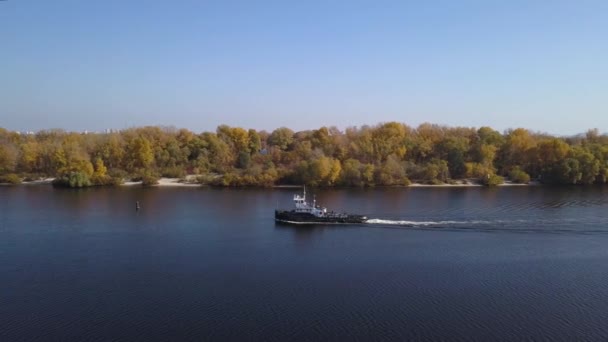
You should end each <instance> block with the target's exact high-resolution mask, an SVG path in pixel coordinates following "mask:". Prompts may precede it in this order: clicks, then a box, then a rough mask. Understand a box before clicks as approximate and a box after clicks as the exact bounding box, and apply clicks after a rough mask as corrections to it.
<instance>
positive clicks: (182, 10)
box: [0, 0, 608, 134]
mask: <svg viewBox="0 0 608 342" xmlns="http://www.w3.org/2000/svg"><path fill="white" fill-rule="evenodd" d="M385 121H400V122H405V123H408V124H410V125H413V126H416V125H418V124H420V123H422V122H433V123H440V124H447V125H458V126H476V127H479V126H482V125H489V126H492V127H494V128H496V129H499V130H501V131H502V130H504V129H506V128H510V127H525V128H530V129H533V130H539V131H544V132H549V133H552V134H575V133H579V132H584V131H586V130H587V129H588V128H594V127H595V128H599V129H600V131H601V132H606V131H608V1H605V0H602V1H585V0H580V1H540V0H523V1H518V0H509V1H507V0H505V1H501V0H496V1H493V0H490V1H488V0H483V1H452V0H449V1H416V2H414V1H409V2H408V1H405V0H402V1H388V2H386V1H385V2H383V1H352V0H351V1H214V2H211V1H166V0H163V1H156V0H147V1H137V0H129V1H126V0H97V1H94V0H86V1H85V0H71V1H70V0H8V1H0V127H5V128H8V129H14V130H39V129H46V128H64V129H68V130H84V129H88V130H103V129H105V128H126V127H131V126H142V125H168V126H176V127H186V128H189V129H192V130H194V131H208V130H215V127H216V126H217V125H219V124H228V125H232V126H240V127H244V128H255V129H266V130H269V131H270V130H272V129H274V128H277V127H280V126H288V127H290V128H293V129H295V130H302V129H311V128H318V127H320V126H323V125H336V126H338V127H339V128H345V127H347V126H353V125H362V124H376V123H378V122H385Z"/></svg>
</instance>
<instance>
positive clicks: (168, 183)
mask: <svg viewBox="0 0 608 342" xmlns="http://www.w3.org/2000/svg"><path fill="white" fill-rule="evenodd" d="M54 179H55V178H43V179H38V180H34V181H28V182H22V183H21V185H45V184H48V185H50V184H52V182H53V180H54ZM195 180H196V176H195V175H189V176H187V177H186V178H185V181H184V179H182V178H168V177H163V178H160V179H159V180H158V184H156V185H152V186H155V187H201V186H202V185H201V184H198V183H195ZM3 185H4V184H3ZM137 185H139V186H141V185H142V182H141V181H137V182H132V181H127V182H124V183H123V184H121V185H120V186H137ZM539 185H542V184H541V183H539V182H536V181H532V182H529V183H527V184H521V183H513V182H511V181H505V182H504V183H502V184H498V185H497V186H539ZM483 186H484V185H482V184H478V183H474V182H472V181H470V180H459V181H457V182H456V183H453V184H447V183H446V184H423V183H412V184H410V185H407V186H403V187H413V188H422V187H424V188H463V187H483ZM300 187H301V186H300V185H290V184H278V185H274V186H272V188H278V189H283V188H300Z"/></svg>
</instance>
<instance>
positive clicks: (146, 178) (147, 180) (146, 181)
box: [141, 173, 159, 186]
mask: <svg viewBox="0 0 608 342" xmlns="http://www.w3.org/2000/svg"><path fill="white" fill-rule="evenodd" d="M158 179H159V178H158V177H157V176H156V175H153V174H149V173H148V174H144V175H142V176H141V185H142V186H152V185H157V184H158Z"/></svg>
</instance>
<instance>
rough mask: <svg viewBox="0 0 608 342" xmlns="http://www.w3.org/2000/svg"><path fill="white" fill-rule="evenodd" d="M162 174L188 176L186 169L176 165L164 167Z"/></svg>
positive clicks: (171, 176) (166, 175) (165, 175)
mask: <svg viewBox="0 0 608 342" xmlns="http://www.w3.org/2000/svg"><path fill="white" fill-rule="evenodd" d="M160 174H161V175H162V176H163V177H168V178H183V177H185V176H186V171H185V170H184V169H183V168H181V167H177V166H174V167H167V168H164V169H162V171H161V173H160Z"/></svg>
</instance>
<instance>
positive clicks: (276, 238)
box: [0, 186, 608, 341]
mask: <svg viewBox="0 0 608 342" xmlns="http://www.w3.org/2000/svg"><path fill="white" fill-rule="evenodd" d="M297 191H298V189H272V190H268V189H209V188H149V189H144V188H139V187H136V188H135V187H121V188H103V189H87V190H65V189H53V188H52V187H50V186H17V187H0V340H1V341H35V340H40V341H66V340H92V341H109V340H116V341H135V340H143V341H153V340H159V341H166V340H195V341H214V340H222V341H225V340H234V341H249V340H257V341H286V340H308V341H325V340H328V341H330V340H331V341H335V340H351V341H356V340H361V341H367V340H455V341H470V340H480V341H488V340H493V341H498V340H551V341H574V340H597V341H605V340H606V339H607V338H608V324H607V322H608V188H602V187H588V188H586V187H559V188H549V187H501V188H497V189H488V188H389V189H335V190H333V189H332V190H316V191H314V192H316V198H317V202H318V203H319V204H321V205H324V206H327V207H328V208H330V209H333V210H337V211H348V212H353V213H361V214H365V215H367V216H368V217H370V218H371V220H370V222H371V223H368V224H361V225H344V226H315V227H294V226H289V225H279V224H275V222H274V219H273V214H274V213H273V210H274V208H275V207H277V206H278V207H289V206H290V205H291V203H290V202H291V198H292V196H293V194H294V193H295V192H297ZM309 194H310V191H309ZM136 201H139V202H140V205H141V209H140V210H139V211H135V202H136Z"/></svg>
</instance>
